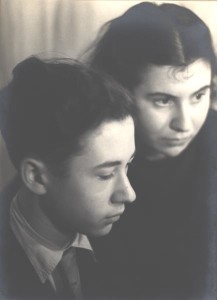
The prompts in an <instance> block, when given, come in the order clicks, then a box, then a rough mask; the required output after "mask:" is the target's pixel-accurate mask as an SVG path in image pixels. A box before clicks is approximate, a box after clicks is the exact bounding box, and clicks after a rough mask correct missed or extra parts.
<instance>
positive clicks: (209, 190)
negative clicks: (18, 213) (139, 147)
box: [91, 111, 217, 300]
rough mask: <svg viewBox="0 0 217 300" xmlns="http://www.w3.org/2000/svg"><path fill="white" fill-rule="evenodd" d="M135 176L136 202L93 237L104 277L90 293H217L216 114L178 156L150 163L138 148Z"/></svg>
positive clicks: (216, 295)
mask: <svg viewBox="0 0 217 300" xmlns="http://www.w3.org/2000/svg"><path fill="white" fill-rule="evenodd" d="M129 178H130V181H131V183H132V185H133V187H134V189H135V192H136V194H137V199H136V201H135V202H134V203H133V204H131V205H130V206H129V207H128V208H127V209H126V211H125V213H124V215H123V216H122V217H121V219H120V220H119V222H117V223H116V224H115V225H114V227H113V229H112V231H111V233H110V234H109V235H108V236H106V237H104V238H101V239H96V240H93V241H92V244H93V247H94V250H95V252H96V256H97V258H98V263H97V264H96V268H94V270H93V273H94V274H95V276H96V281H98V282H100V284H98V285H97V286H93V287H92V291H91V293H93V295H98V296H99V297H103V296H105V297H111V296H113V297H115V299H120V298H123V299H126V298H127V299H135V300H137V299H148V300H152V299H154V300H156V299H160V300H165V299H171V300H178V299H180V300H186V299H189V300H192V299H195V300H199V299H204V300H207V299H209V300H214V299H217V245H216V243H217V113H216V112H214V111H210V112H209V115H208V118H207V121H206V123H205V124H204V126H203V128H202V130H201V131H200V133H199V134H198V136H197V137H196V138H195V139H194V141H193V142H192V143H191V144H190V145H189V147H188V148H187V149H186V150H185V151H184V152H183V153H182V154H181V155H179V157H176V158H171V159H166V160H163V161H161V162H148V161H147V160H146V159H145V158H144V157H143V156H142V155H140V154H139V152H138V154H137V155H136V158H135V162H134V163H133V166H132V167H131V168H130V170H129ZM99 287H100V288H99Z"/></svg>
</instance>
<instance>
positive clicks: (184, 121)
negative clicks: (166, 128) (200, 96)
mask: <svg viewBox="0 0 217 300" xmlns="http://www.w3.org/2000/svg"><path fill="white" fill-rule="evenodd" d="M190 113H191V109H190V107H189V106H188V105H181V106H180V107H177V108H176V109H175V111H174V112H173V116H172V120H171V123H170V127H171V129H173V130H175V131H178V132H188V131H190V129H191V114H190Z"/></svg>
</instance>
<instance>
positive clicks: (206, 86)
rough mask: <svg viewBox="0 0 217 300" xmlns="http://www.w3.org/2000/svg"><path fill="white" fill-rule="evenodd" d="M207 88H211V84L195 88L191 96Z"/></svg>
mask: <svg viewBox="0 0 217 300" xmlns="http://www.w3.org/2000/svg"><path fill="white" fill-rule="evenodd" d="M207 89H211V85H205V86H203V87H201V88H200V89H199V90H197V91H196V92H194V93H192V96H194V95H196V94H198V93H201V92H203V91H205V90H207Z"/></svg>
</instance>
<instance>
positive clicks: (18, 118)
mask: <svg viewBox="0 0 217 300" xmlns="http://www.w3.org/2000/svg"><path fill="white" fill-rule="evenodd" d="M7 89H8V116H7V122H6V126H5V129H4V132H3V133H4V137H5V140H6V144H7V148H8V152H9V154H10V157H11V160H12V162H13V163H14V165H15V167H16V168H17V170H18V173H19V176H20V178H21V180H22V182H21V187H20V189H19V191H18V193H17V194H16V196H15V197H13V199H8V197H2V199H1V222H2V223H1V244H0V246H1V253H0V255H1V256H0V257H1V264H0V265H1V277H0V280H1V289H0V290H1V296H2V297H4V299H8V298H10V299H11V298H12V299H14V298H15V299H32V298H34V299H39V298H43V299H49V298H51V299H55V297H60V299H64V297H70V299H81V298H82V291H81V284H80V276H79V270H78V265H77V260H76V252H79V251H80V250H79V249H80V248H83V249H87V250H92V249H91V245H90V243H89V241H88V239H87V237H86V234H87V235H90V236H103V235H105V234H107V233H109V231H110V230H111V228H112V224H113V223H114V222H116V221H117V220H118V219H119V218H120V216H121V214H122V213H123V212H124V209H125V204H126V203H127V202H129V203H130V202H132V201H134V200H135V193H134V191H133V189H132V187H131V185H130V183H129V181H128V178H127V168H128V164H129V163H130V162H131V161H132V159H133V155H134V151H135V145H134V122H133V118H132V115H133V106H132V103H131V100H130V97H129V96H128V94H127V93H126V92H125V91H124V90H123V89H122V88H120V87H119V86H118V85H117V84H116V83H115V82H113V81H111V80H110V79H109V78H107V77H103V76H102V75H101V74H98V73H97V72H95V71H93V70H89V69H87V68H86V67H84V66H83V65H80V64H79V63H75V62H73V63H72V64H69V63H68V62H67V61H66V62H64V61H41V60H39V59H38V58H35V57H32V58H29V59H27V60H25V61H23V62H21V63H20V64H19V65H18V66H17V67H16V68H15V69H14V72H13V79H12V81H11V83H10V84H9V85H8V87H7ZM3 198H5V199H3ZM9 198H12V194H11V195H10V196H9ZM89 252H90V251H89ZM7 297H8V298H7Z"/></svg>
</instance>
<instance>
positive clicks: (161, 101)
mask: <svg viewBox="0 0 217 300" xmlns="http://www.w3.org/2000/svg"><path fill="white" fill-rule="evenodd" d="M154 103H155V104H156V105H157V106H161V107H164V106H171V105H173V100H172V99H171V98H161V99H155V100H154Z"/></svg>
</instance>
